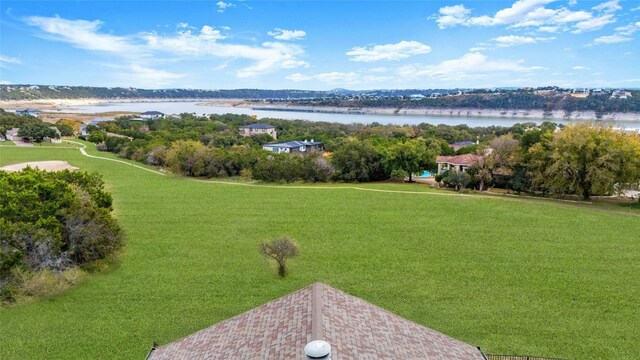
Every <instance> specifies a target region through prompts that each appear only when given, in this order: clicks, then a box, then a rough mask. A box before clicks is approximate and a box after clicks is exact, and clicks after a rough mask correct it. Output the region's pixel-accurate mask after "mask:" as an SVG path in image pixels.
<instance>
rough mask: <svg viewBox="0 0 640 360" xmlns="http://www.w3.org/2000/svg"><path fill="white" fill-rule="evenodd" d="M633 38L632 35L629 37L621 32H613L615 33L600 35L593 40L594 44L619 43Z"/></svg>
mask: <svg viewBox="0 0 640 360" xmlns="http://www.w3.org/2000/svg"><path fill="white" fill-rule="evenodd" d="M631 40H633V38H632V37H628V36H624V35H620V34H613V35H606V36H600V37H599V38H596V39H595V40H593V42H594V44H618V43H623V42H629V41H631Z"/></svg>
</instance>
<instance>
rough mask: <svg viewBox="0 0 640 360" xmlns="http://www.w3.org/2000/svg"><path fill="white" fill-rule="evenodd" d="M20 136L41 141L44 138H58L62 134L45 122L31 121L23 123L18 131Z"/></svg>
mask: <svg viewBox="0 0 640 360" xmlns="http://www.w3.org/2000/svg"><path fill="white" fill-rule="evenodd" d="M18 136H20V137H23V138H29V139H30V140H31V141H33V142H37V143H40V142H42V141H43V140H44V138H46V137H48V138H52V139H54V138H55V139H58V138H60V135H58V132H57V131H55V130H54V129H52V128H50V127H49V125H47V124H45V123H41V122H40V123H31V124H25V125H23V126H22V127H21V128H20V130H19V131H18Z"/></svg>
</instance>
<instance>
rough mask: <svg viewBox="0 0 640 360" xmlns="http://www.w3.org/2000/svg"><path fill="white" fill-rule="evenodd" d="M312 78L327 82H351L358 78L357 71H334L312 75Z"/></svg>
mask: <svg viewBox="0 0 640 360" xmlns="http://www.w3.org/2000/svg"><path fill="white" fill-rule="evenodd" d="M314 78H316V79H318V80H320V81H322V82H325V83H329V84H343V83H352V82H355V81H356V80H357V79H358V73H356V72H339V71H334V72H328V73H322V74H317V75H314Z"/></svg>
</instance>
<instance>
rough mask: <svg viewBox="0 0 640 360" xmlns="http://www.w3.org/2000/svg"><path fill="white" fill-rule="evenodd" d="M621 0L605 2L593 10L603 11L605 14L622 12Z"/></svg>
mask: <svg viewBox="0 0 640 360" xmlns="http://www.w3.org/2000/svg"><path fill="white" fill-rule="evenodd" d="M619 2H620V0H611V1H607V2H603V3H602V4H600V5H597V6H594V7H592V9H593V10H596V11H603V12H605V13H611V12H616V11H618V10H622V6H620V4H618V3H619Z"/></svg>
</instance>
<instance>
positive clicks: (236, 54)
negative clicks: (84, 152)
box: [25, 17, 309, 82]
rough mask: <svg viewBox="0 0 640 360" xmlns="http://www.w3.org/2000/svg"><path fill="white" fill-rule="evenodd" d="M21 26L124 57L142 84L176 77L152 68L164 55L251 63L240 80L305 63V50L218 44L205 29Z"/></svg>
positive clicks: (44, 22)
mask: <svg viewBox="0 0 640 360" xmlns="http://www.w3.org/2000/svg"><path fill="white" fill-rule="evenodd" d="M25 22H26V23H27V24H29V25H32V26H36V27H38V28H40V30H42V31H43V34H41V36H42V37H43V38H46V39H52V40H57V41H62V42H66V43H69V44H71V45H73V46H75V47H78V48H82V49H87V50H91V51H100V52H106V53H109V54H111V55H113V56H116V57H120V58H122V59H123V60H125V61H126V62H127V64H128V67H129V69H130V70H131V71H130V73H131V74H133V75H135V76H138V78H139V79H140V80H141V81H144V80H145V79H146V78H148V77H150V76H151V74H153V71H156V73H155V74H156V75H157V76H158V77H159V78H161V79H163V81H167V82H168V81H171V80H174V79H178V78H179V77H178V76H175V75H176V74H172V73H169V72H163V71H162V70H155V69H152V68H151V66H152V65H153V64H154V63H158V62H162V60H163V55H169V56H172V57H176V56H178V57H180V56H185V57H186V56H188V57H189V58H190V59H192V58H203V59H213V58H222V59H229V60H234V59H239V60H248V61H250V62H251V63H250V64H249V65H247V66H245V67H243V68H240V69H238V70H237V71H236V76H238V77H240V78H246V77H253V76H258V75H261V74H264V73H268V72H272V71H275V70H278V69H291V68H295V67H307V66H308V65H309V64H308V63H307V62H305V61H303V60H300V59H299V58H298V57H299V56H301V55H303V54H304V50H302V48H301V47H299V46H297V45H293V44H285V43H280V42H264V43H262V44H260V45H244V44H233V43H222V42H220V40H223V39H225V38H226V36H224V35H223V34H222V33H221V32H220V30H218V29H215V28H214V27H212V26H208V25H205V26H203V27H202V28H200V30H195V29H192V28H189V27H187V28H185V30H180V31H178V32H176V33H175V34H170V35H163V34H157V33H154V32H150V33H138V34H130V35H126V36H118V35H111V34H105V33H102V32H100V27H101V26H102V22H101V21H99V20H94V21H86V20H67V19H62V18H59V17H52V18H45V17H29V18H26V19H25ZM141 60H144V61H145V66H144V67H136V66H137V64H142V61H141ZM138 66H139V65H138Z"/></svg>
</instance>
